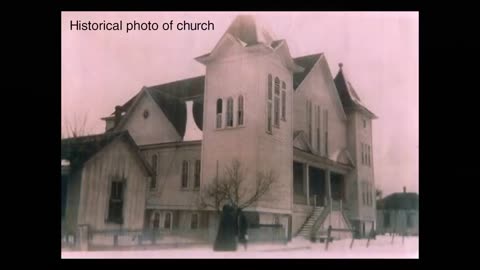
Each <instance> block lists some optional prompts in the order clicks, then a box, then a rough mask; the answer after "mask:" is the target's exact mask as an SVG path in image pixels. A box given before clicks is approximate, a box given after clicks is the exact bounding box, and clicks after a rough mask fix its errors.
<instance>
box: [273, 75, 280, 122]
mask: <svg viewBox="0 0 480 270" xmlns="http://www.w3.org/2000/svg"><path fill="white" fill-rule="evenodd" d="M273 105H274V107H273V111H274V115H273V124H274V125H275V127H277V128H278V127H280V79H279V78H278V77H275V97H274V104H273Z"/></svg>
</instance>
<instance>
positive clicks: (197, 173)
mask: <svg viewBox="0 0 480 270" xmlns="http://www.w3.org/2000/svg"><path fill="white" fill-rule="evenodd" d="M194 187H195V188H199V187H200V160H196V161H195V181H194Z"/></svg>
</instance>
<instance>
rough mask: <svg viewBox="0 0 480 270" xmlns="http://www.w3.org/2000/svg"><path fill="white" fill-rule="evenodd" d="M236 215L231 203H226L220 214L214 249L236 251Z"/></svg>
mask: <svg viewBox="0 0 480 270" xmlns="http://www.w3.org/2000/svg"><path fill="white" fill-rule="evenodd" d="M235 227H236V215H235V210H234V208H233V207H232V206H230V205H228V204H227V205H224V206H223V209H222V214H221V216H220V226H219V227H218V232H217V237H216V239H215V244H214V245H213V250H215V251H236V250H237V239H236V232H235V231H236V228H235Z"/></svg>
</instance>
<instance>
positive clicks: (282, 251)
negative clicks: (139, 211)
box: [62, 236, 418, 259]
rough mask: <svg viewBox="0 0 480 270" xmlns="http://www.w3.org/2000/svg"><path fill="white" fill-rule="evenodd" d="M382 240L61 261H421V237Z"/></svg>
mask: <svg viewBox="0 0 480 270" xmlns="http://www.w3.org/2000/svg"><path fill="white" fill-rule="evenodd" d="M391 240H392V238H391V237H390V236H379V237H377V239H376V240H371V241H370V245H369V247H367V240H355V242H354V245H353V247H352V249H350V242H351V239H345V240H339V241H334V242H332V243H330V244H329V246H328V250H325V243H310V242H309V241H306V240H303V239H294V240H293V241H291V242H290V243H288V244H287V245H283V244H268V245H267V244H255V245H251V246H249V247H248V250H247V251H244V250H243V247H242V246H240V245H239V246H238V250H237V251H235V252H215V251H213V250H212V247H210V246H204V247H191V248H183V249H159V250H129V251H89V252H80V251H63V252H62V258H125V259H129V258H166V259H175V258H278V259H288V258H418V237H405V241H404V243H402V238H401V237H398V236H395V239H394V243H393V244H392V243H391Z"/></svg>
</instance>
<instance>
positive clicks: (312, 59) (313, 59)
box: [293, 53, 323, 90]
mask: <svg viewBox="0 0 480 270" xmlns="http://www.w3.org/2000/svg"><path fill="white" fill-rule="evenodd" d="M322 54H323V53H317V54H311V55H305V56H302V57H297V58H294V59H293V60H294V61H295V63H296V64H297V65H299V66H301V67H303V68H304V71H303V72H297V73H294V74H293V89H295V90H296V89H297V87H298V86H300V84H301V83H302V82H303V80H304V79H305V77H307V75H308V74H309V73H310V71H311V70H312V68H313V66H314V65H315V63H317V61H318V59H320V57H321V56H322Z"/></svg>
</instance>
